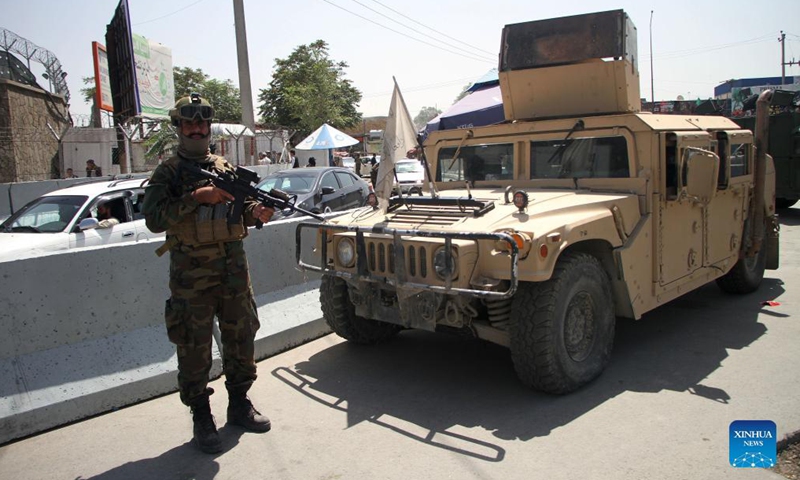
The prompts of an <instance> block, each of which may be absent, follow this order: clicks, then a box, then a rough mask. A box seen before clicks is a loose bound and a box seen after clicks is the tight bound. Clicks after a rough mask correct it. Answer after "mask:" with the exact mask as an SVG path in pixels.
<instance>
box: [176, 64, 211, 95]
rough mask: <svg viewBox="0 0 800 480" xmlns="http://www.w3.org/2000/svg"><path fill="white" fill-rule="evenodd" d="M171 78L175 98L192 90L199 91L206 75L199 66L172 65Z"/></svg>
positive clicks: (206, 77) (206, 78)
mask: <svg viewBox="0 0 800 480" xmlns="http://www.w3.org/2000/svg"><path fill="white" fill-rule="evenodd" d="M172 79H173V83H174V84H175V98H181V97H185V96H187V95H189V94H190V93H193V92H197V93H200V90H201V89H202V88H203V85H204V84H205V83H206V80H208V75H207V74H206V73H205V72H203V70H201V69H199V68H189V67H173V68H172ZM201 95H202V93H201Z"/></svg>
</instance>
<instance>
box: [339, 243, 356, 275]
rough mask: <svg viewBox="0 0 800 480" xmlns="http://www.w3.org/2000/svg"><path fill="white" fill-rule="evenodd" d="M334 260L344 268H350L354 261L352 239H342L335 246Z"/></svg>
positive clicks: (354, 249)
mask: <svg viewBox="0 0 800 480" xmlns="http://www.w3.org/2000/svg"><path fill="white" fill-rule="evenodd" d="M336 259H337V260H339V263H340V264H341V265H342V266H343V267H346V268H349V267H352V266H353V263H354V261H355V259H356V245H355V243H353V239H352V238H348V237H344V238H342V239H340V240H339V244H338V245H337V246H336Z"/></svg>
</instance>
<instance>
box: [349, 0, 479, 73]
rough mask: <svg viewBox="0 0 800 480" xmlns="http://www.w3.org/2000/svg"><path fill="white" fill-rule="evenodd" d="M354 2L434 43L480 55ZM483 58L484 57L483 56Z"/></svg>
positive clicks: (355, 0) (356, 1)
mask: <svg viewBox="0 0 800 480" xmlns="http://www.w3.org/2000/svg"><path fill="white" fill-rule="evenodd" d="M352 1H353V2H355V3H357V4H359V5H361V6H362V7H364V8H366V9H367V10H370V11H372V12H375V13H377V14H378V15H380V16H382V17H384V18H386V19H388V20H390V21H392V22H394V23H396V24H398V25H401V26H404V27H406V28H408V29H409V30H411V31H412V32H416V33H419V34H420V35H422V36H425V37H428V38H430V39H431V40H433V41H436V42H441V43H443V44H445V45H447V46H448V47H451V48H455V49H456V50H461V51H462V52H465V53H468V54H470V55H479V54H475V53H473V52H470V51H469V50H466V49H464V48H461V47H459V46H458V45H453V44H451V43H447V42H445V41H442V40H439V39H437V38H434V37H432V36H430V35H428V34H427V33H424V32H420V31H419V30H417V29H415V28H412V27H409V26H407V25H404V24H403V23H401V22H400V21H399V20H395V19H394V18H392V17H390V16H388V15H386V14H383V13H381V12H379V11H377V10H375V9H374V8H372V7H368V6H367V5H364V4H363V3H361V2H359V1H358V0H352ZM481 57H482V56H481ZM482 58H483V57H482ZM490 59H491V60H492V61H493V60H494V59H492V58H491V57H490V58H487V59H486V60H487V61H490Z"/></svg>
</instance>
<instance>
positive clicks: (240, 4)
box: [233, 0, 256, 152]
mask: <svg viewBox="0 0 800 480" xmlns="http://www.w3.org/2000/svg"><path fill="white" fill-rule="evenodd" d="M233 22H234V25H235V28H236V53H237V58H238V60H239V94H240V95H241V98H242V123H243V124H244V126H245V127H247V128H249V129H250V131H251V132H253V135H255V133H256V120H255V117H254V116H253V89H252V88H251V87H250V60H249V59H248V56H247V31H246V29H245V23H244V0H233ZM237 152H238V150H237Z"/></svg>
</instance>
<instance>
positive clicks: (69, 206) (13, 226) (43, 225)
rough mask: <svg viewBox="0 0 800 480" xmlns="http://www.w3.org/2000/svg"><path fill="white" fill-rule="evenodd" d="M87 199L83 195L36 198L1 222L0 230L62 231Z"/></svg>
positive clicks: (27, 231)
mask: <svg viewBox="0 0 800 480" xmlns="http://www.w3.org/2000/svg"><path fill="white" fill-rule="evenodd" d="M87 199H88V197H86V196H83V195H81V196H77V195H62V196H48V197H41V198H38V199H37V200H34V201H33V202H31V203H29V204H28V205H25V207H23V208H22V210H20V211H19V212H17V213H15V214H14V215H12V216H11V217H9V218H8V219H7V220H6V221H5V222H3V224H2V225H0V230H2V231H3V232H25V233H56V232H62V231H64V229H65V228H67V226H68V225H69V224H70V223H71V222H72V219H73V218H75V215H76V214H77V213H78V211H79V210H80V208H81V206H82V205H83V204H84V203H86V200H87Z"/></svg>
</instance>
